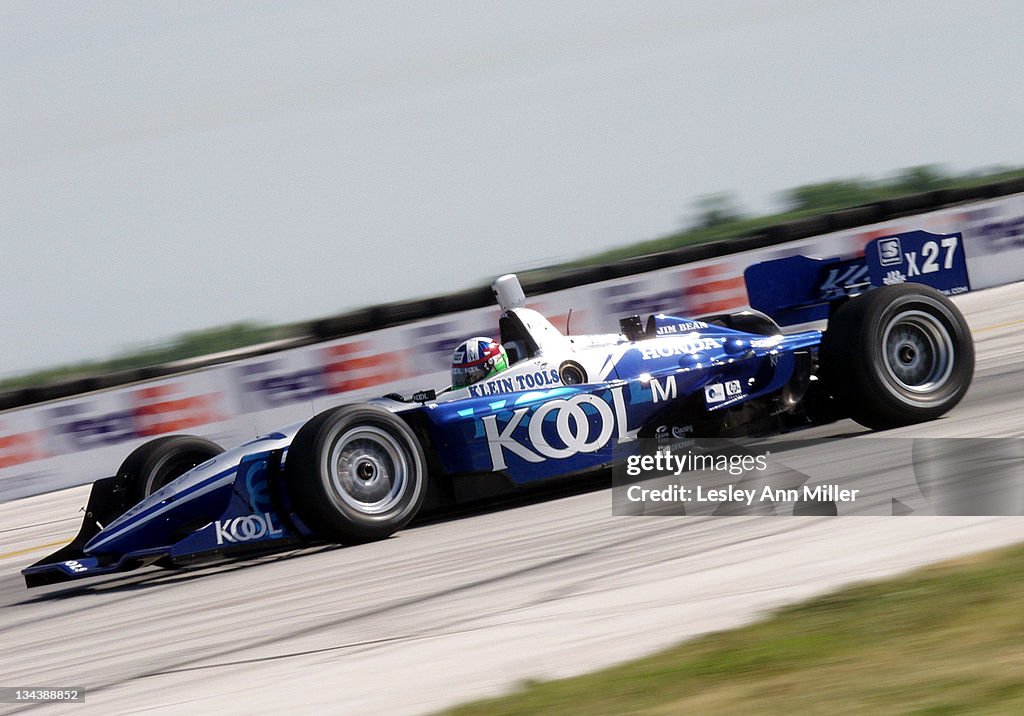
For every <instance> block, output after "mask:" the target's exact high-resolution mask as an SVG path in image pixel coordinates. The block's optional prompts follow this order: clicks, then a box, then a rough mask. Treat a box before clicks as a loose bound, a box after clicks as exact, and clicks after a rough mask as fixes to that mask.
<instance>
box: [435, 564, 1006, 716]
mask: <svg viewBox="0 0 1024 716" xmlns="http://www.w3.org/2000/svg"><path fill="white" fill-rule="evenodd" d="M448 713H450V714H457V715H459V716H468V715H470V714H488V715H489V716H491V715H494V714H535V713H545V714H552V713H553V714H563V713H564V714H577V713H586V714H622V713H644V714H669V713H701V714H704V713H767V714H792V713H810V714H815V713H821V714H835V713H887V714H894V713H915V714H954V713H955V714H960V713H992V714H996V713H1024V546H1017V547H1013V548H1009V549H1005V550H999V551H997V552H990V553H985V554H982V555H977V556H973V557H969V558H965V559H960V560H956V561H953V562H947V563H944V564H941V565H937V566H933V567H928V568H925V569H922V570H919V571H916V572H913V573H911V574H909V575H907V576H904V577H900V578H897V579H893V580H888V581H884V582H878V583H873V584H867V585H863V586H856V587H852V588H848V589H844V590H842V591H840V592H836V593H834V594H830V595H827V596H824V597H820V598H818V599H814V600H812V601H809V602H806V603H803V604H800V605H796V606H793V607H789V608H786V609H783V610H781V611H779V612H777V613H776V614H775V615H774V616H772V617H771V618H770V619H767V620H765V621H762V622H759V623H756V624H752V625H750V626H748V627H744V628H741V629H736V630H733V631H727V632H722V633H717V634H711V635H709V636H707V637H704V638H701V639H699V640H696V641H692V642H687V643H684V644H682V645H680V646H677V647H674V648H672V649H669V650H667V651H664V652H661V653H658V654H655V655H653V656H650V657H647V658H644V659H640V660H638V661H633V662H629V663H626V664H621V665H618V666H615V667H612V668H610V669H605V670H603V671H598V672H595V673H592V674H586V675H583V676H579V677H575V678H571V679H562V680H558V681H549V682H531V683H528V684H524V686H523V687H522V688H521V689H520V690H519V691H517V692H515V693H513V694H511V695H509V696H506V697H501V698H497V699H490V700H486V701H479V702H475V703H471V704H467V705H465V706H462V707H459V708H456V709H454V710H452V711H450V712H448Z"/></svg>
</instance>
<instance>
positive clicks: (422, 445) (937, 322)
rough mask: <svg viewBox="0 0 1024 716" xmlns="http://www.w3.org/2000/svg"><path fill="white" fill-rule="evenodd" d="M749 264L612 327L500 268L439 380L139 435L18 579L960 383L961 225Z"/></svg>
mask: <svg viewBox="0 0 1024 716" xmlns="http://www.w3.org/2000/svg"><path fill="white" fill-rule="evenodd" d="M745 279H746V283H747V289H748V295H749V301H750V305H751V307H752V310H748V311H741V312H737V313H733V314H722V315H715V316H704V317H697V318H693V317H684V316H669V315H661V314H659V315H653V316H650V317H648V318H647V320H646V321H643V320H641V318H640V317H639V316H628V317H624V318H622V319H621V320H620V331H619V332H617V333H610V334H603V335H583V336H573V335H563V334H562V333H561V332H560V331H559V330H558V329H557V328H555V326H553V325H552V324H551V323H550V322H549V321H548V320H547V319H546V318H545V317H544V316H543V315H541V314H540V313H538V312H537V311H535V310H532V309H530V308H528V307H527V306H526V297H525V295H524V293H523V290H522V288H521V286H520V284H519V281H518V279H517V278H516V277H515V276H514V275H506V276H502V277H500V278H498V279H497V280H496V281H495V282H494V284H493V289H494V294H495V297H496V299H497V302H498V305H499V307H500V308H501V316H500V319H499V325H498V329H499V334H500V336H499V339H498V340H491V339H489V338H486V337H483V338H474V339H471V340H470V341H467V342H466V343H465V344H463V345H462V346H460V347H459V349H458V350H456V353H455V358H454V360H453V371H452V385H450V386H446V387H445V388H444V389H441V390H438V389H437V388H435V389H430V390H424V391H422V392H419V393H416V394H414V395H412V396H401V395H396V394H392V395H388V396H384V397H381V398H378V399H374V400H370V401H368V402H365V403H360V404H351V405H342V406H339V407H334V408H331V409H329V410H326V411H324V412H322V413H320V414H318V415H316V416H315V417H313V418H312V419H310V420H307V421H304V422H301V423H296V424H293V425H290V426H287V427H284V428H282V429H280V430H279V431H276V432H272V433H269V434H267V435H262V436H260V437H258V438H257V439H255V440H252V441H249V442H246V443H244V444H242V445H239V446H237V447H234V448H232V449H229V450H226V451H224V450H222V449H221V448H220V446H218V445H216V444H214V443H212V442H210V441H208V440H205V439H202V438H199V437H195V436H187V435H186V436H182V435H177V436H167V437H160V438H157V439H154V440H152V441H150V442H148V443H146V444H144V445H142V446H141V447H139V448H137V449H136V450H135V451H134V452H132V453H131V454H130V455H129V456H128V457H127V459H125V461H124V463H123V464H122V465H121V467H120V468H119V469H118V471H117V473H116V474H115V475H114V476H113V477H109V478H104V479H100V480H98V481H96V482H95V483H94V485H93V488H92V492H91V494H90V497H89V502H88V505H87V507H86V516H85V520H84V522H83V525H82V528H81V531H80V532H79V534H78V536H77V537H76V538H75V539H74V540H73V541H72V542H71V543H70V544H69V545H67V546H66V547H64V548H62V549H60V550H58V551H57V552H55V553H54V554H52V555H50V556H49V557H46V558H45V559H43V560H41V561H39V562H37V563H36V564H33V565H32V566H30V567H28V568H26V569H25V570H23V574H24V577H25V581H26V584H27V585H28V586H29V587H35V586H39V585H44V584H51V583H55V582H62V581H66V580H72V579H78V578H81V577H91V576H96V575H101V574H108V573H112V572H121V571H126V570H130V569H134V568H137V567H141V566H145V565H150V564H155V565H158V566H179V565H184V564H189V563H193V562H197V561H201V560H207V559H210V558H220V557H224V556H231V555H237V554H239V553H249V552H263V551H271V550H277V549H281V548H284V547H290V546H294V545H301V544H307V543H317V542H319V543H323V542H335V543H341V544H353V543H358V542H365V541H370V540H379V539H383V538H386V537H388V536H390V535H392V534H393V533H395V532H396V531H398V530H400V529H401V528H402V527H404V526H405V525H407V524H408V523H409V521H410V520H412V519H413V518H414V517H415V516H416V515H417V513H419V512H420V511H421V510H423V509H424V508H425V507H437V506H441V507H443V506H445V505H449V504H451V503H453V502H456V503H457V502H459V501H460V500H465V499H472V498H478V497H480V496H481V495H487V494H490V493H489V490H490V489H492V488H493V489H495V490H497V489H498V488H510V489H515V488H522V487H527V486H530V485H536V484H541V483H547V482H549V481H551V480H555V479H561V478H568V477H572V476H576V475H581V474H583V473H588V472H592V471H595V470H601V469H604V468H607V467H609V466H610V465H611V464H612V462H613V461H614V460H615V459H621V457H622V456H623V455H624V454H627V453H628V452H629V449H630V446H631V445H636V444H639V443H640V442H641V439H642V438H656V437H657V434H658V432H659V431H660V430H664V429H665V426H672V427H673V428H678V430H680V431H683V432H685V433H686V434H689V435H693V436H695V437H704V436H710V437H716V436H729V435H743V434H749V433H762V434H763V433H766V432H772V431H780V430H787V429H792V428H795V427H800V426H803V425H810V424H814V423H816V422H822V421H826V420H834V419H836V418H839V417H852V418H853V419H854V420H856V421H858V422H859V423H861V424H863V425H865V426H867V427H870V428H882V429H884V428H891V427H897V426H901V425H907V424H911V423H916V422H921V421H925V420H931V419H934V418H938V417H940V416H941V415H943V414H945V413H946V412H947V411H949V410H950V409H951V408H953V407H954V406H955V405H956V404H957V403H958V402H959V401H960V399H961V398H962V397H963V395H964V393H965V392H966V391H967V388H968V386H969V385H970V382H971V378H972V375H973V370H974V352H973V344H972V340H971V336H970V332H969V329H968V326H967V324H966V322H965V320H964V318H963V316H962V315H961V313H960V312H959V311H958V310H957V308H956V306H955V305H954V304H953V303H952V302H951V301H950V300H949V299H948V298H947V295H952V294H956V293H962V292H964V291H967V290H969V289H970V284H969V280H968V276H967V267H966V262H965V260H964V256H963V243H962V240H961V237H960V236H959V235H957V234H951V235H936V234H930V233H926V232H922V231H916V232H908V233H904V234H900V235H897V236H891V237H886V238H882V239H876V240H875V241H872V242H871V243H869V244H868V245H867V246H866V247H865V253H864V255H863V256H860V257H857V258H854V259H846V260H842V259H838V258H834V259H824V260H822V259H811V258H807V257H803V256H791V257H786V258H781V259H776V260H773V261H767V262H763V263H759V264H755V265H753V266H751V267H749V268H748V269H747V271H746V272H745ZM820 321H827V329H826V330H824V331H822V330H819V329H818V328H808V327H806V326H808V325H812V324H815V322H820ZM796 324H804V329H803V330H795V331H793V332H783V330H782V329H781V328H780V326H782V325H787V326H793V325H796Z"/></svg>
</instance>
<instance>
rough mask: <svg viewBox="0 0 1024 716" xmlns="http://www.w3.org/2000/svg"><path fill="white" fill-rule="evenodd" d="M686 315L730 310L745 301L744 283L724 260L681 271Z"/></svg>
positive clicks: (745, 288)
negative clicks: (685, 300) (722, 262)
mask: <svg viewBox="0 0 1024 716" xmlns="http://www.w3.org/2000/svg"><path fill="white" fill-rule="evenodd" d="M681 273H682V280H683V291H684V292H685V294H686V299H687V306H686V310H687V313H689V315H692V316H697V315H701V314H704V313H718V312H724V311H732V310H735V309H737V308H739V307H740V306H743V305H746V303H747V286H746V283H744V281H743V277H742V276H737V275H736V274H735V273H734V272H733V271H732V270H731V269H730V268H729V266H728V265H727V264H721V263H718V264H708V265H706V266H697V267H696V268H692V269H686V270H684V271H682V272H681Z"/></svg>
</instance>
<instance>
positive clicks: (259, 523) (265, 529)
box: [213, 512, 284, 544]
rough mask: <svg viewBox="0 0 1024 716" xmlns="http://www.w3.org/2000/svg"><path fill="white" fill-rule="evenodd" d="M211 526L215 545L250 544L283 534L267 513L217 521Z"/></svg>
mask: <svg viewBox="0 0 1024 716" xmlns="http://www.w3.org/2000/svg"><path fill="white" fill-rule="evenodd" d="M213 526H214V530H215V531H216V533H217V544H224V543H225V542H227V543H231V544H234V543H236V542H252V541H253V540H258V539H262V538H263V537H280V536H281V535H282V534H284V530H282V529H281V528H280V527H275V526H274V519H273V517H272V516H271V514H270V513H269V512H264V513H263V514H262V515H242V516H241V517H235V518H234V519H230V520H217V521H216V522H214V523H213Z"/></svg>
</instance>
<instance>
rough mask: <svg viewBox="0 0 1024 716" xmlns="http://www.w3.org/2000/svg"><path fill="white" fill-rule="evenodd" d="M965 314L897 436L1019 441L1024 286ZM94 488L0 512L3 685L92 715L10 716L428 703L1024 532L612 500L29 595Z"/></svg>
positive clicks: (994, 525)
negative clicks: (625, 505) (688, 509)
mask: <svg viewBox="0 0 1024 716" xmlns="http://www.w3.org/2000/svg"><path fill="white" fill-rule="evenodd" d="M958 303H959V304H960V306H961V308H962V309H963V310H964V311H965V313H966V314H967V316H968V320H969V321H970V323H971V325H972V328H973V330H974V334H975V340H976V342H977V347H978V356H979V357H978V365H977V372H976V375H975V380H974V384H973V385H972V388H971V390H970V392H969V393H968V395H967V397H966V399H965V400H964V402H963V403H962V404H961V405H960V406H959V407H958V408H957V409H956V410H954V411H953V412H952V413H951V414H950V415H949V416H947V417H946V418H944V419H942V420H940V421H936V422H933V423H930V424H927V425H922V426H915V427H912V428H904V429H901V430H897V431H890V432H889V433H887V434H886V435H892V436H934V437H950V436H960V437H1024V418H1022V415H1024V343H1022V341H1021V335H1022V333H1024V319H1021V318H1020V315H1021V311H1020V308H1021V307H1022V306H1024V287H1022V286H1009V287H1003V288H998V289H992V290H988V291H984V292H979V293H976V294H969V295H967V296H963V297H960V298H959V299H958ZM864 432H865V431H863V430H862V429H860V428H859V427H858V426H856V425H855V424H853V423H851V422H848V421H846V422H842V423H836V424H834V425H831V426H825V427H823V428H818V429H815V430H814V431H805V432H804V433H801V437H805V436H808V435H821V436H825V435H841V436H848V437H844V441H845V442H850V443H851V444H852V442H853V441H857V440H861V439H864V438H862V437H859V435H861V434H863V433H864ZM837 457H839V458H840V459H841V458H842V455H839V456H836V455H832V459H836V458H837ZM883 462H884V460H883ZM891 477H892V479H894V480H895V479H897V476H896V475H892V476H891ZM872 479H874V480H876V481H877V480H880V479H881V480H882V481H883V482H884V480H886V479H888V478H887V477H886V474H885V473H884V471H883V472H882V473H881V475H879V474H878V473H877V472H876V474H874V475H873V476H872ZM87 489H88V488H75V489H72V490H66V491H63V492H60V493H53V494H49V495H41V496H37V497H32V498H28V499H24V500H19V501H16V502H9V503H3V504H0V605H2V607H3V608H2V610H0V642H2V645H3V646H2V650H0V686H49V687H69V686H74V687H84V688H85V689H86V692H87V693H86V702H85V703H84V704H78V705H70V704H63V705H45V706H41V707H26V706H23V705H10V704H5V705H4V704H0V713H8V712H12V713H13V712H21V711H23V710H29V709H31V710H32V711H33V712H36V711H38V712H41V713H51V712H53V713H104V714H106V713H127V712H133V713H134V712H144V713H181V712H183V711H185V710H186V709H188V710H190V711H191V710H201V711H204V712H205V711H214V710H217V711H220V712H224V713H268V712H280V711H285V710H286V709H291V710H292V711H293V712H298V713H307V712H314V711H316V712H320V713H325V712H326V713H395V714H400V713H421V712H428V711H431V710H435V709H438V708H442V707H444V706H447V705H451V704H455V703H458V702H461V701H463V700H466V699H470V698H475V697H481V696H486V695H493V694H498V693H502V692H503V691H507V690H509V689H511V688H514V687H515V685H516V684H517V682H520V681H523V680H526V679H541V678H551V677H558V676H567V675H571V674H576V673H581V672H584V671H589V670H592V669H595V668H599V667H603V666H608V665H611V664H614V663H616V662H619V661H622V660H625V659H629V658H632V657H636V656H639V655H642V654H645V653H648V652H651V651H653V650H656V649H658V648H660V647H665V646H668V645H670V644H673V643H676V642H678V641H681V640H684V639H686V638H688V637H693V636H695V635H698V634H702V633H706V632H709V631H715V630H720V629H725V628H729V627H733V626H736V625H739V624H742V623H744V622H748V621H750V620H752V619H755V618H757V617H759V616H762V615H763V614H765V613H766V612H767V611H768V610H771V609H773V608H775V607H778V606H780V605H782V604H785V603H788V602H792V601H796V600H800V599H804V598H807V597H810V596H812V595H815V594H818V593H821V592H824V591H828V590H832V589H834V588H836V587H839V586H840V585H843V584H848V583H851V582H856V581H863V580H870V579H876V578H880V577H884V576H886V575H890V574H894V573H898V572H902V571H905V570H908V569H910V568H913V567H915V566H918V565H921V564H924V563H928V562H932V561H936V560H942V559H947V558H951V557H955V556H958V555H963V554H966V553H971V552H975V551H979V550H985V549H989V548H992V547H996V546H999V545H1004V544H1008V543H1012V542H1017V541H1021V540H1024V518H1019V517H984V518H966V517H923V516H914V517H840V518H814V517H800V518H797V517H717V518H715V517H710V518H709V517H613V516H612V515H611V497H610V494H611V493H610V491H609V490H607V489H601V490H597V491H589V492H586V493H583V494H575V495H571V496H568V497H564V496H563V497H558V498H553V499H546V500H541V501H535V502H532V503H528V504H525V505H515V506H511V507H508V506H506V507H504V508H502V509H495V510H492V511H489V512H482V513H477V514H474V515H471V516H467V517H462V518H459V519H452V520H448V521H443V522H435V523H432V524H427V525H423V526H419V527H416V528H414V529H409V530H406V531H404V532H402V533H400V534H398V535H397V536H395V537H393V538H392V539H389V540H387V541H385V542H381V543H376V544H370V545H363V546H359V547H350V548H319V549H306V550H300V551H297V552H290V553H286V554H283V555H277V556H274V557H267V558H262V559H259V560H257V561H249V562H237V563H229V564H221V565H218V566H213V567H206V568H202V569H197V570H192V571H182V572H169V571H163V570H158V569H152V570H147V571H145V572H139V573H135V574H132V575H128V576H120V577H110V578H103V579H98V580H94V581H92V582H91V583H83V584H82V585H81V586H75V587H73V588H69V587H66V586H65V587H47V588H43V589H39V590H32V591H28V590H26V589H25V587H24V585H23V582H22V579H21V576H20V574H19V570H20V569H21V568H22V567H24V566H26V565H27V564H29V563H31V562H33V561H35V560H36V559H38V558H40V557H42V556H43V555H44V554H46V553H47V552H48V551H52V550H53V549H55V547H56V545H58V544H61V543H62V542H64V541H66V540H68V539H70V537H71V536H72V535H73V533H74V532H75V531H76V530H77V527H78V524H79V521H80V517H81V516H80V514H78V510H79V508H80V507H81V506H82V505H83V504H84V500H85V496H86V494H87Z"/></svg>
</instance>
